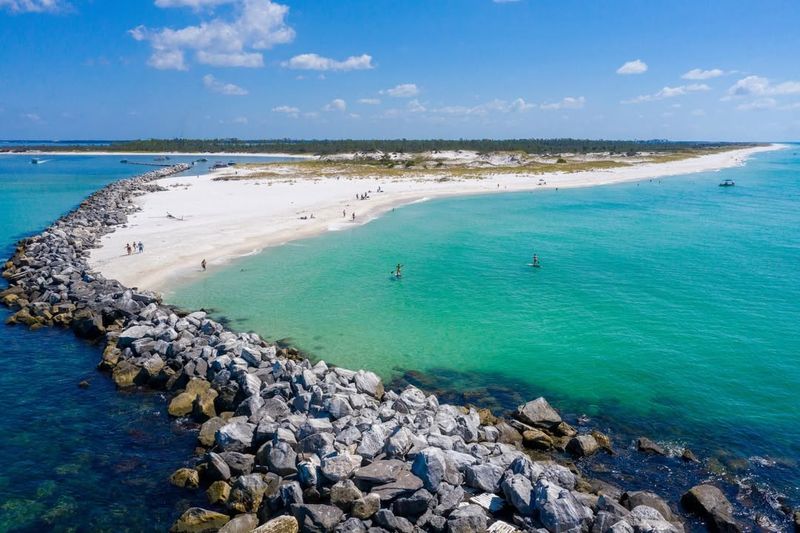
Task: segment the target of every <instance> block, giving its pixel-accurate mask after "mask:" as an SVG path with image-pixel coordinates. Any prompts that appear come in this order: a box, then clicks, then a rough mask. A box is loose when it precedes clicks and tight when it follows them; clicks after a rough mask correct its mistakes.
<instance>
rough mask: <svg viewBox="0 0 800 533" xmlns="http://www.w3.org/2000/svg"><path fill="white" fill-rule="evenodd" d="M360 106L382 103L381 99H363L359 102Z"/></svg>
mask: <svg viewBox="0 0 800 533" xmlns="http://www.w3.org/2000/svg"><path fill="white" fill-rule="evenodd" d="M358 103H359V104H365V105H378V104H380V103H381V100H380V98H361V99H359V100H358Z"/></svg>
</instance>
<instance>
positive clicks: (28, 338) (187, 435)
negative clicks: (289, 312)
mask: <svg viewBox="0 0 800 533" xmlns="http://www.w3.org/2000/svg"><path fill="white" fill-rule="evenodd" d="M41 158H42V159H44V160H46V162H44V163H42V164H39V165H33V164H31V162H30V156H22V155H0V257H2V260H3V261H5V259H6V258H7V257H9V256H10V255H11V254H12V253H13V245H14V243H15V242H16V241H17V240H19V239H21V238H23V237H26V236H28V235H32V234H35V233H36V232H38V231H40V230H42V229H44V228H45V227H46V226H47V225H48V224H50V223H51V222H53V221H54V220H55V219H56V218H58V217H59V216H61V215H63V214H65V213H66V212H67V211H69V210H71V209H73V208H74V207H76V206H77V205H78V204H79V203H80V202H81V201H82V200H83V199H84V198H85V197H86V196H88V195H89V194H91V193H92V192H94V191H95V190H97V189H99V188H101V187H102V186H104V185H106V184H108V183H110V182H111V181H113V180H116V179H120V178H125V177H129V176H133V175H136V174H140V173H142V172H145V171H147V170H148V167H145V166H138V165H123V164H120V159H121V157H120V156H102V157H101V156H70V155H56V156H41ZM125 158H127V159H129V160H131V161H140V162H147V163H152V162H153V158H152V157H148V156H136V157H128V156H126V157H125ZM191 159H192V158H173V161H189V160H191ZM209 159H210V160H211V161H209V163H208V164H213V163H214V162H216V161H228V160H229V158H209ZM237 160H249V158H237ZM208 164H207V165H208ZM207 165H204V166H207ZM0 287H3V288H4V287H5V281H4V280H0ZM8 314H9V313H8V309H6V308H5V307H0V321H5V319H6V318H7V316H8ZM0 346H2V350H1V351H0V406H1V407H2V416H0V457H2V458H3V466H2V467H0V531H49V530H53V531H166V530H167V529H169V527H170V525H171V524H172V522H173V521H174V520H175V518H176V517H177V516H179V514H180V513H181V512H182V511H183V510H184V509H185V508H186V507H188V506H189V505H190V504H193V503H195V504H202V503H203V502H204V500H205V498H204V495H203V494H202V493H198V494H194V495H193V494H192V493H190V492H187V491H184V490H180V489H176V488H174V487H172V486H171V485H170V484H169V483H168V481H167V480H168V477H169V475H170V474H171V473H172V472H173V471H174V470H175V469H177V468H179V467H181V466H183V464H184V462H185V461H186V460H187V459H188V458H189V457H190V455H191V452H192V450H193V449H194V444H195V440H196V434H195V433H194V432H192V431H190V430H189V428H185V427H182V426H180V425H178V424H176V423H174V422H172V421H171V420H170V419H169V417H168V416H167V413H166V409H165V403H164V398H163V397H162V396H161V395H159V394H154V393H145V392H129V393H128V392H126V393H120V392H117V390H116V389H115V387H114V385H113V383H112V382H111V380H110V379H109V378H108V377H107V376H105V375H103V374H101V373H100V372H98V371H96V370H95V366H96V365H97V363H98V361H99V358H100V355H101V354H100V349H99V348H98V347H96V346H91V345H89V344H87V343H84V342H82V341H79V340H77V339H76V338H75V337H74V336H73V335H72V333H71V332H69V331H61V330H55V329H47V328H45V329H42V330H39V331H28V330H27V329H26V328H23V327H18V326H14V327H11V326H6V325H4V324H0ZM84 379H86V380H88V381H89V382H90V384H91V385H90V387H89V388H88V389H86V390H84V389H80V388H78V383H79V382H80V381H81V380H84Z"/></svg>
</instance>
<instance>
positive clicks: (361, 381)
mask: <svg viewBox="0 0 800 533" xmlns="http://www.w3.org/2000/svg"><path fill="white" fill-rule="evenodd" d="M353 381H354V382H355V385H356V390H358V392H362V393H364V394H369V395H370V396H372V397H373V398H376V399H378V400H380V399H381V398H383V381H381V378H379V377H378V375H377V374H375V373H373V372H366V371H364V370H359V371H358V372H356V375H355V376H354V377H353Z"/></svg>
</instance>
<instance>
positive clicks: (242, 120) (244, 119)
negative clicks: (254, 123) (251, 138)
mask: <svg viewBox="0 0 800 533" xmlns="http://www.w3.org/2000/svg"><path fill="white" fill-rule="evenodd" d="M232 122H233V123H234V124H247V123H248V122H249V120H247V117H236V118H235V119H233V121H232Z"/></svg>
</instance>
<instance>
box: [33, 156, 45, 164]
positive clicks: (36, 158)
mask: <svg viewBox="0 0 800 533" xmlns="http://www.w3.org/2000/svg"><path fill="white" fill-rule="evenodd" d="M42 163H44V161H42V160H41V159H39V158H38V157H32V158H31V164H32V165H41V164H42Z"/></svg>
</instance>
